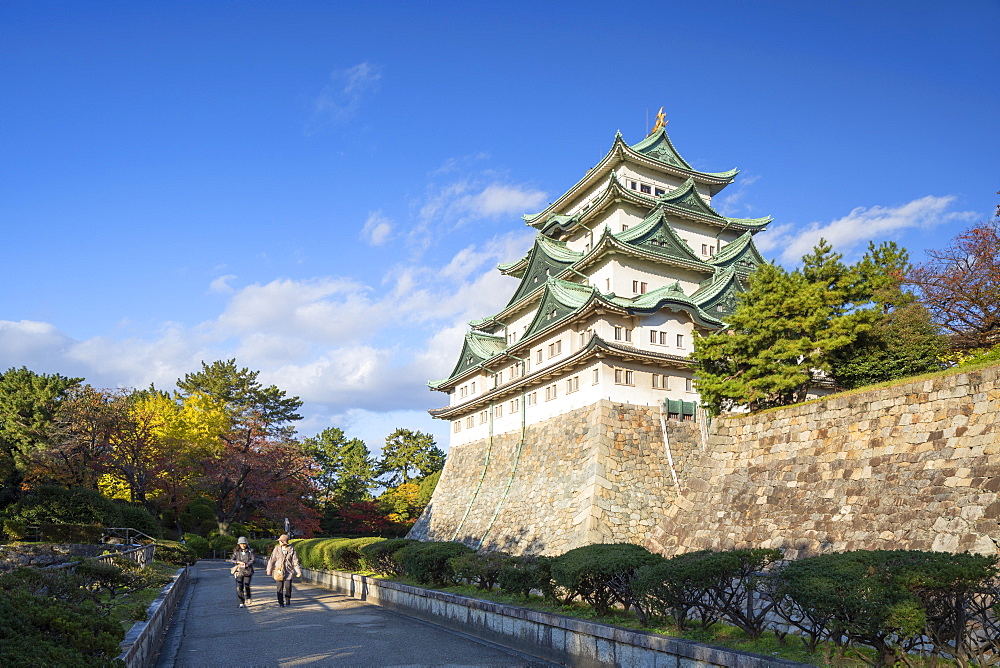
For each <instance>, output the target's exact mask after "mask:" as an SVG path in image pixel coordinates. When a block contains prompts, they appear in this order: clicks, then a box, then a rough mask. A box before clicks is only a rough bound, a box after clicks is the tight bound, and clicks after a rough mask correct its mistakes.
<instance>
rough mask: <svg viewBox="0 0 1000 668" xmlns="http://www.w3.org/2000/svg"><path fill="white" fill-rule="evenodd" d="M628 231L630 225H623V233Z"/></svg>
mask: <svg viewBox="0 0 1000 668" xmlns="http://www.w3.org/2000/svg"><path fill="white" fill-rule="evenodd" d="M627 229H628V225H624V224H623V225H622V232H624V231H625V230H627Z"/></svg>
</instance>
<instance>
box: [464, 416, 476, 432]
mask: <svg viewBox="0 0 1000 668" xmlns="http://www.w3.org/2000/svg"><path fill="white" fill-rule="evenodd" d="M465 426H466V427H468V428H469V429H472V428H473V427H475V426H476V418H475V416H472V415H470V416H469V417H467V418H465Z"/></svg>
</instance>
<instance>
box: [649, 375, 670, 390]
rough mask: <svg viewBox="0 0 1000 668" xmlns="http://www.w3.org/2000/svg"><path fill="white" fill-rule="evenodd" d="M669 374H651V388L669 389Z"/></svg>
mask: <svg viewBox="0 0 1000 668" xmlns="http://www.w3.org/2000/svg"><path fill="white" fill-rule="evenodd" d="M669 378H670V377H669V376H667V375H665V374H659V373H654V374H653V389H654V390H669V389H670V380H669Z"/></svg>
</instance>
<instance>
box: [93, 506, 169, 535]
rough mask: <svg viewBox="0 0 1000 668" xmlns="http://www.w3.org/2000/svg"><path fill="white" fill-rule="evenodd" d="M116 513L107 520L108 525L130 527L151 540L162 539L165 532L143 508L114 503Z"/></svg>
mask: <svg viewBox="0 0 1000 668" xmlns="http://www.w3.org/2000/svg"><path fill="white" fill-rule="evenodd" d="M113 505H114V513H113V515H112V516H111V517H109V518H107V525H106V526H110V527H128V528H129V529H137V530H139V531H141V532H143V533H144V534H146V535H147V536H149V537H150V538H160V537H161V536H162V535H163V530H162V529H161V528H160V525H159V523H158V522H157V521H156V518H155V517H153V516H152V515H151V514H150V513H149V511H148V510H146V509H145V508H143V507H142V506H134V505H132V504H130V503H126V502H124V501H118V500H116V501H115V502H114V504H113Z"/></svg>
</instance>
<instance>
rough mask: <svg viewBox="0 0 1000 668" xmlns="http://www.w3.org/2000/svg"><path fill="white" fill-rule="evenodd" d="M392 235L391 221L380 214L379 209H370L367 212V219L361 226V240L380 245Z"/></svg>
mask: <svg viewBox="0 0 1000 668" xmlns="http://www.w3.org/2000/svg"><path fill="white" fill-rule="evenodd" d="M391 235H392V221H391V220H389V219H388V218H386V217H385V216H383V215H382V212H381V211H372V212H371V213H369V214H368V220H366V221H365V225H364V227H363V228H361V235H360V236H361V239H362V241H364V242H366V243H368V244H370V245H372V246H381V245H382V244H384V243H385V242H386V241H388V240H389V237H390V236H391Z"/></svg>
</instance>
